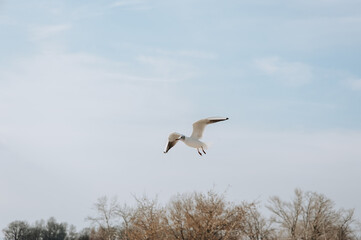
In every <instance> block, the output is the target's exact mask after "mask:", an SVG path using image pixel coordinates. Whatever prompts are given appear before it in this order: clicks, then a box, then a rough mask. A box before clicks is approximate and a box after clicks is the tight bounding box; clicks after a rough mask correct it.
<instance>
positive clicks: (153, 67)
mask: <svg viewBox="0 0 361 240" xmlns="http://www.w3.org/2000/svg"><path fill="white" fill-rule="evenodd" d="M137 61H138V62H139V63H141V64H142V65H144V66H147V69H148V72H150V73H152V74H153V75H155V76H158V78H159V79H163V81H182V80H189V79H191V78H194V77H195V76H197V75H198V74H199V73H198V71H197V70H196V68H195V67H193V66H191V65H189V64H187V63H185V62H182V61H178V60H175V59H173V58H170V57H159V56H145V55H143V56H139V57H137Z"/></svg>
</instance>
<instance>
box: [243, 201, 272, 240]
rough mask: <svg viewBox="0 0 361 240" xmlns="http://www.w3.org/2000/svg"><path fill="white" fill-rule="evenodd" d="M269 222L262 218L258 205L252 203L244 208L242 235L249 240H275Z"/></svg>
mask: <svg viewBox="0 0 361 240" xmlns="http://www.w3.org/2000/svg"><path fill="white" fill-rule="evenodd" d="M271 225H272V223H271V221H269V220H267V219H265V218H264V217H262V215H261V213H260V212H259V211H258V205H257V204H255V203H253V204H249V205H247V206H245V220H244V226H243V232H244V235H245V236H247V239H249V240H261V239H262V240H273V239H277V236H276V230H275V229H274V228H273V227H272V226H271Z"/></svg>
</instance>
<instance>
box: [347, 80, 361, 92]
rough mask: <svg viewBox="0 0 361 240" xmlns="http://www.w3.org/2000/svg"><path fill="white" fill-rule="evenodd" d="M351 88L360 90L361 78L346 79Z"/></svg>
mask: <svg viewBox="0 0 361 240" xmlns="http://www.w3.org/2000/svg"><path fill="white" fill-rule="evenodd" d="M346 82H347V84H348V85H349V86H350V87H351V89H352V90H356V91H359V90H361V79H351V80H347V81H346Z"/></svg>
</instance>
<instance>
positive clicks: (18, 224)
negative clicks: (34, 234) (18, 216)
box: [3, 221, 29, 240]
mask: <svg viewBox="0 0 361 240" xmlns="http://www.w3.org/2000/svg"><path fill="white" fill-rule="evenodd" d="M3 233H4V235H5V238H4V239H5V240H27V239H28V238H27V237H28V234H29V224H28V223H27V222H25V221H14V222H11V223H10V224H9V225H8V227H7V228H5V229H4V230H3Z"/></svg>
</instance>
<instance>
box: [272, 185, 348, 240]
mask: <svg viewBox="0 0 361 240" xmlns="http://www.w3.org/2000/svg"><path fill="white" fill-rule="evenodd" d="M268 209H269V210H270V211H271V212H272V213H273V214H274V217H273V221H274V222H275V223H277V224H279V225H280V226H281V228H283V229H286V236H285V237H287V238H289V239H295V240H296V239H303V240H324V239H328V240H349V239H350V240H351V239H354V236H353V232H354V230H353V229H352V223H353V222H354V217H353V210H346V211H345V210H342V209H341V210H339V211H336V210H335V209H334V203H333V202H332V201H331V200H330V199H328V198H326V197H325V196H324V195H322V194H318V193H315V192H306V193H303V192H302V191H301V190H299V189H296V190H295V197H294V199H293V200H292V201H291V202H286V201H282V200H280V198H278V197H272V198H271V199H270V205H269V206H268Z"/></svg>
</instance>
